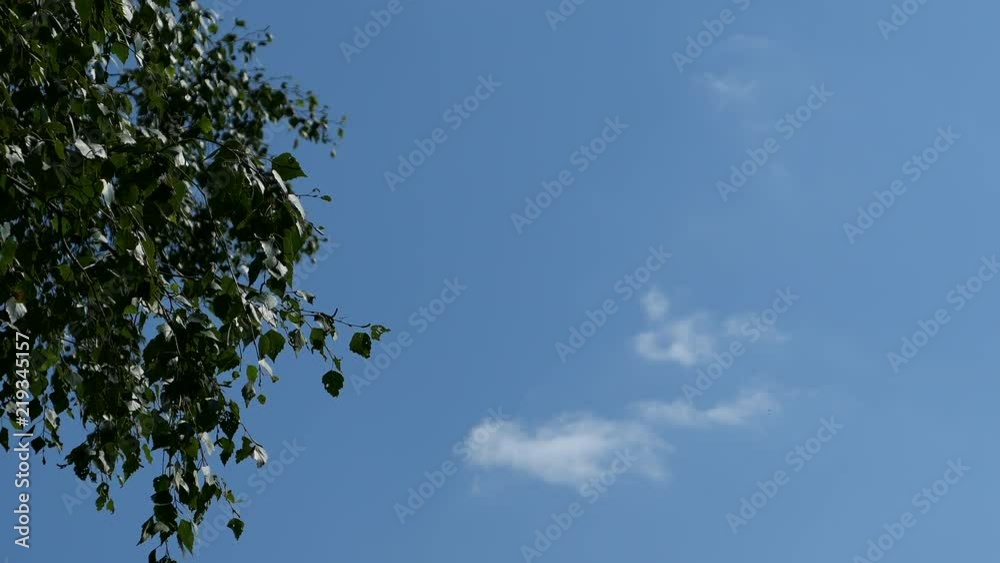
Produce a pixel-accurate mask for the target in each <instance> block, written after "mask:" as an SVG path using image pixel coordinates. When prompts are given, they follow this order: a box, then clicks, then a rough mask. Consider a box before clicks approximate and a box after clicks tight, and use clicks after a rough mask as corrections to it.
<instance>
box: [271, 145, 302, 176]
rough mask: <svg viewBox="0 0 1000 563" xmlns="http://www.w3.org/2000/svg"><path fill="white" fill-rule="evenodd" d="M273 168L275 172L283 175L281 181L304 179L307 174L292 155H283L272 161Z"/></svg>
mask: <svg viewBox="0 0 1000 563" xmlns="http://www.w3.org/2000/svg"><path fill="white" fill-rule="evenodd" d="M271 166H272V168H273V170H274V171H275V172H277V173H278V174H280V175H281V179H282V180H284V181H286V182H288V181H289V180H294V179H295V178H303V177H305V175H306V173H305V172H303V171H302V166H300V165H299V161H298V160H295V157H294V156H292V155H291V153H287V152H286V153H282V154H279V155H278V156H276V157H274V158H273V159H271Z"/></svg>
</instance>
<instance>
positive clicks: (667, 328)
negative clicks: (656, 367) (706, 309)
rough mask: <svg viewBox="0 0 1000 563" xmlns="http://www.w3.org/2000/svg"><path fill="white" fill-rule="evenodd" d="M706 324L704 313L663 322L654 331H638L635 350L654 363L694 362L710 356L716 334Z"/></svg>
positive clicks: (684, 364) (686, 365)
mask: <svg viewBox="0 0 1000 563" xmlns="http://www.w3.org/2000/svg"><path fill="white" fill-rule="evenodd" d="M707 325H708V323H707V320H706V319H705V317H704V315H693V316H690V317H686V318H681V319H677V320H671V321H666V322H664V323H663V324H662V325H661V326H659V327H657V328H656V329H654V330H647V331H644V332H641V333H639V335H638V336H636V339H635V347H636V351H637V352H638V353H639V355H640V356H642V357H644V358H646V359H647V360H650V361H654V362H675V363H678V364H680V365H682V366H684V367H691V366H694V365H697V364H699V363H701V362H703V361H706V360H708V359H710V358H711V355H712V352H713V351H714V350H715V335H714V334H712V332H711V330H710V329H709V328H708V326H707Z"/></svg>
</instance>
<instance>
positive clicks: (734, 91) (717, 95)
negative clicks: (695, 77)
mask: <svg viewBox="0 0 1000 563" xmlns="http://www.w3.org/2000/svg"><path fill="white" fill-rule="evenodd" d="M699 82H700V84H701V85H702V86H703V87H704V88H705V89H706V90H707V92H708V93H709V95H710V96H712V98H713V99H714V100H715V104H716V109H717V110H718V111H723V110H725V109H728V108H729V107H730V106H731V105H733V104H750V103H753V102H754V101H756V99H757V90H758V87H759V86H760V83H759V82H758V81H757V80H742V79H739V78H737V77H736V76H735V75H734V74H733V73H729V74H726V75H725V76H716V75H714V74H711V73H706V74H705V75H704V76H702V77H701V79H700V80H699Z"/></svg>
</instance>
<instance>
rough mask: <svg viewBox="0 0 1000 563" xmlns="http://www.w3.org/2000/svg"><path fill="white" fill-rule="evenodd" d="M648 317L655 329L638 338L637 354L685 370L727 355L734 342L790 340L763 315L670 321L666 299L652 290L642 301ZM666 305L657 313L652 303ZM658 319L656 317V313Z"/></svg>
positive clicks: (697, 316)
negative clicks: (766, 320) (763, 317)
mask: <svg viewBox="0 0 1000 563" xmlns="http://www.w3.org/2000/svg"><path fill="white" fill-rule="evenodd" d="M641 302H642V303H641V304H642V308H643V311H644V312H645V313H646V316H647V317H648V318H649V319H650V320H651V321H655V322H656V324H655V326H654V327H653V328H651V329H648V330H644V331H642V332H640V333H639V334H637V335H636V337H635V341H634V344H635V351H636V352H637V353H638V354H639V355H640V356H642V357H643V358H644V359H646V360H648V361H651V362H673V363H676V364H679V365H681V366H684V367H688V368H689V367H694V366H696V365H704V364H707V363H709V362H711V361H712V360H714V359H715V357H714V355H715V353H716V352H717V351H720V350H721V351H725V350H726V349H728V348H729V345H730V343H731V342H733V341H741V342H743V343H744V344H746V343H753V342H756V341H758V340H761V341H764V342H773V343H781V342H784V341H786V340H788V336H787V335H785V334H782V333H781V332H779V331H778V329H777V328H776V327H775V326H774V325H768V324H766V323H763V322H762V320H761V318H760V315H759V314H758V315H751V314H739V315H730V316H728V317H725V318H722V319H721V320H719V319H718V317H717V316H715V315H711V314H709V313H707V312H705V311H698V312H695V313H693V314H690V315H688V316H678V317H676V318H668V317H667V306H666V303H669V301H668V300H667V298H666V297H664V296H663V294H662V293H660V292H659V291H658V290H652V291H650V292H649V293H647V294H646V295H644V296H643V298H642V300H641ZM657 302H662V303H664V305H663V308H662V310H656V309H654V308H653V307H651V305H650V303H654V304H655V303H657ZM654 311H655V312H657V313H658V314H657V315H655V316H654V315H652V314H651V313H652V312H654Z"/></svg>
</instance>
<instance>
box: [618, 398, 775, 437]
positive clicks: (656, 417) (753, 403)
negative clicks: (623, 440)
mask: <svg viewBox="0 0 1000 563" xmlns="http://www.w3.org/2000/svg"><path fill="white" fill-rule="evenodd" d="M635 408H636V410H637V411H638V413H639V416H640V417H641V418H642V419H644V420H647V421H649V422H658V423H665V424H670V425H673V426H685V427H694V428H711V427H715V426H745V425H747V424H749V423H751V422H753V420H754V419H756V418H757V417H759V416H762V415H766V414H771V413H774V412H779V411H780V409H781V405H780V403H779V402H778V400H777V399H776V398H775V397H774V396H773V395H771V394H770V393H769V392H767V391H764V390H757V391H744V392H743V393H741V394H740V395H739V396H738V397H737V398H736V399H734V400H732V401H729V402H722V403H719V404H717V405H715V406H714V407H711V408H709V409H705V410H699V409H697V408H696V407H694V406H692V405H691V404H689V403H688V402H686V401H684V400H681V399H677V400H675V401H673V402H670V403H666V402H662V401H645V402H641V403H638V404H637V405H636V406H635Z"/></svg>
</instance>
